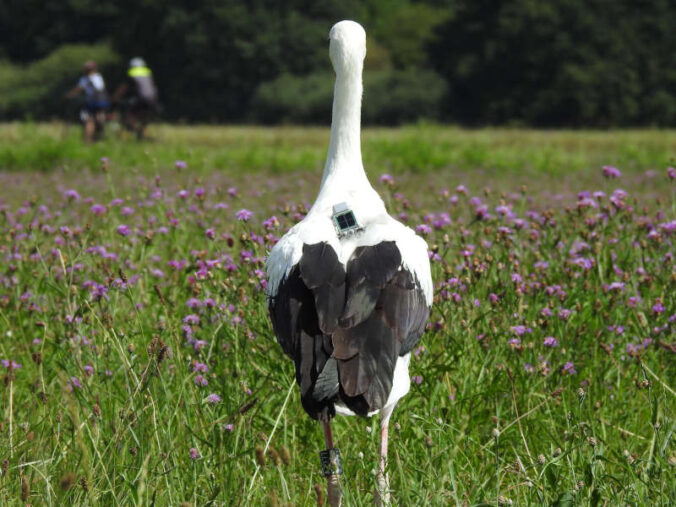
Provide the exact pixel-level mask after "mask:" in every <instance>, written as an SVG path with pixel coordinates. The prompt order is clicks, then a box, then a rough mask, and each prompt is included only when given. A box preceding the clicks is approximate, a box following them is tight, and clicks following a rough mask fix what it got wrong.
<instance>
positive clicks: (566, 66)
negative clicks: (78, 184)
mask: <svg viewBox="0 0 676 507" xmlns="http://www.w3.org/2000/svg"><path fill="white" fill-rule="evenodd" d="M344 18H351V19H355V20H357V21H359V22H361V23H362V24H363V25H364V26H365V28H366V30H367V33H368V34H369V41H368V57H367V73H366V79H367V86H366V93H367V96H368V97H369V101H372V102H371V105H367V106H366V107H367V109H366V110H365V111H364V113H365V120H366V121H367V122H369V123H384V124H396V123H402V122H410V121H413V120H417V119H435V120H443V121H451V122H455V123H461V124H469V125H483V124H494V125H496V124H526V125H533V126H553V125H558V126H601V127H604V126H625V125H659V126H670V125H674V124H676V97H675V94H674V90H676V34H675V33H676V32H675V31H674V30H673V26H675V25H676V10H675V9H673V5H672V3H671V2H670V1H669V0H655V1H651V2H644V1H641V2H633V1H630V0H621V1H610V0H593V1H588V2H585V1H581V0H575V1H571V0H553V1H551V2H533V1H532V0H508V1H502V2H473V1H471V0H449V1H443V2H442V1H435V0H426V1H411V0H387V1H375V0H369V1H366V2H356V1H353V0H348V1H344V2H339V3H338V2H329V1H318V2H314V1H307V0H286V1H281V2H272V1H266V0H255V1H251V2H246V3H243V2H238V1H235V0H218V1H210V2H207V1H200V2H186V1H185V0H168V1H165V2H157V1H154V0H142V1H131V0H121V1H119V2H115V3H105V4H101V3H99V2H93V1H89V0H68V1H64V2H57V3H50V4H49V5H43V3H42V2H38V1H37V0H27V1H17V0H10V1H9V2H3V4H2V5H0V95H1V96H2V99H0V119H8V118H23V117H26V116H30V117H37V118H45V117H53V116H63V115H64V114H65V107H64V105H63V103H62V99H61V97H62V95H63V93H62V92H63V90H64V88H65V85H66V84H73V83H74V82H75V80H76V78H77V74H78V72H79V69H80V66H81V63H82V61H83V60H85V59H87V58H96V59H98V60H100V62H101V63H103V64H105V66H104V71H105V77H106V78H107V80H108V84H109V87H113V86H114V85H115V84H116V82H117V81H118V80H119V76H120V75H121V73H122V72H123V71H124V64H125V62H126V61H127V60H128V58H130V57H132V56H135V55H142V56H144V57H145V58H146V59H147V60H148V62H149V63H150V65H151V67H152V68H153V70H154V72H155V74H156V77H157V81H158V83H159V86H160V89H161V93H162V99H163V102H164V105H165V113H166V116H167V118H168V119H173V120H187V121H219V122H242V121H263V122H297V123H318V122H322V123H324V122H325V121H326V111H328V110H330V104H327V101H328V102H330V100H329V99H328V97H329V96H330V93H331V86H330V83H331V80H332V77H331V69H330V64H329V62H328V58H327V52H326V49H327V48H326V43H325V41H326V34H327V32H328V29H329V27H330V26H331V25H332V24H333V23H335V22H336V21H338V20H340V19H344ZM72 44H78V45H79V46H76V47H77V48H79V49H76V48H75V47H73V46H72ZM82 44H87V45H90V47H89V50H86V49H85V46H82ZM385 92H387V93H385ZM367 104H369V103H368V102H367Z"/></svg>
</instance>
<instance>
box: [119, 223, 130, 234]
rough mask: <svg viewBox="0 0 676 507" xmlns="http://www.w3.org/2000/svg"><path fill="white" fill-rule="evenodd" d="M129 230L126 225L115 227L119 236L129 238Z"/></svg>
mask: <svg viewBox="0 0 676 507" xmlns="http://www.w3.org/2000/svg"><path fill="white" fill-rule="evenodd" d="M130 232H131V228H130V227H129V226H128V225H125V224H122V225H118V226H117V233H118V234H119V235H120V236H129V233H130Z"/></svg>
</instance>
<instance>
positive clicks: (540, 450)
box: [0, 124, 676, 506]
mask: <svg viewBox="0 0 676 507" xmlns="http://www.w3.org/2000/svg"><path fill="white" fill-rule="evenodd" d="M152 134H153V136H154V137H155V141H154V142H148V143H142V144H138V143H135V142H132V141H130V140H125V139H123V138H122V139H120V138H118V137H117V136H115V135H111V136H109V140H107V141H105V142H103V143H101V144H98V145H94V146H82V145H81V143H80V141H79V131H78V130H77V129H76V128H74V127H66V126H62V125H58V124H49V125H42V124H40V125H22V124H10V125H0V139H1V140H2V141H0V187H1V188H2V189H3V192H2V193H0V211H2V213H1V214H0V254H2V264H1V266H2V268H1V270H0V329H1V330H2V335H1V338H0V361H2V362H1V363H0V375H2V378H3V383H2V386H3V390H2V392H1V394H0V400H1V401H0V504H2V505H23V504H26V503H30V504H32V505H153V504H154V505H181V504H184V505H223V506H226V505H227V506H230V505H314V504H316V503H317V495H318V494H317V490H319V491H322V490H323V487H324V481H323V478H322V477H321V473H320V467H319V460H318V456H317V453H318V451H320V450H321V449H323V438H322V433H321V429H320V427H319V426H318V425H317V423H315V422H313V421H311V420H310V419H309V418H308V417H307V416H306V415H305V414H304V412H303V411H302V409H301V407H300V401H299V397H298V393H297V388H296V387H295V381H294V374H293V366H292V364H291V361H290V360H288V359H287V358H286V357H285V356H284V355H283V353H282V352H281V349H280V347H279V346H278V345H277V344H276V342H275V340H274V337H273V335H272V331H271V326H270V324H269V321H268V318H267V314H266V309H265V298H264V292H263V289H264V286H265V279H264V275H263V271H262V270H263V263H264V260H265V256H266V252H267V251H268V250H269V249H270V247H271V246H272V244H274V242H275V241H276V238H277V237H279V236H281V235H282V234H283V233H284V232H285V231H286V230H287V229H288V227H290V226H291V225H292V224H293V223H294V222H296V221H297V220H299V219H300V218H301V217H302V216H303V213H304V212H305V210H306V209H307V207H308V206H309V205H310V204H311V203H312V200H313V198H314V196H315V194H316V190H317V185H318V182H319V179H320V172H321V166H322V162H323V158H324V156H325V152H326V145H327V142H328V131H327V130H326V129H301V128H282V129H263V128H254V127H251V128H237V127H169V126H157V127H155V128H154V129H153V132H152ZM363 152H364V159H365V163H366V165H367V169H368V171H369V173H370V177H371V181H372V183H373V185H374V187H375V188H376V189H377V190H378V191H379V192H380V193H381V195H383V197H384V198H385V200H386V202H387V204H388V207H389V209H390V212H391V213H393V214H394V215H396V216H399V217H400V218H401V219H402V220H405V221H406V222H407V223H408V224H409V225H410V226H412V227H414V228H416V229H417V230H418V232H419V234H421V235H423V236H425V238H426V239H427V241H428V244H429V245H430V250H431V256H432V266H433V278H434V281H435V286H436V292H435V303H434V307H433V311H432V315H431V321H430V325H429V328H428V331H427V332H426V334H425V335H424V336H423V340H422V342H421V347H420V348H419V349H417V350H416V351H415V354H414V356H413V359H412V364H411V373H412V375H414V383H413V386H412V389H411V392H410V394H409V395H408V396H407V397H406V398H404V400H402V402H401V404H400V406H399V407H398V409H397V410H396V411H395V413H394V415H393V424H394V423H396V427H395V428H394V429H393V430H392V431H391V440H390V478H391V485H392V487H393V498H394V500H395V503H396V504H397V505H402V506H409V505H448V504H451V505H453V504H458V505H480V504H486V505H496V504H503V505H507V504H510V503H513V504H514V505H527V504H554V503H555V502H558V505H608V506H611V505H613V506H614V505H668V504H673V503H674V502H676V481H674V476H675V475H676V419H675V417H674V416H675V415H676V338H675V335H676V262H675V259H674V255H675V253H674V240H675V239H676V179H675V178H676V174H672V172H670V171H669V170H668V167H669V166H674V165H675V164H674V161H673V157H674V156H675V155H676V132H674V131H621V132H538V131H520V130H477V131H467V130H460V129H455V128H447V127H435V126H427V125H423V126H415V127H408V128H403V129H397V130H388V129H374V130H366V131H365V133H364V147H363ZM104 157H105V158H104ZM604 165H612V166H615V167H617V168H618V169H619V171H621V174H618V173H616V172H615V171H614V170H612V169H609V168H606V169H605V171H604V170H603V169H602V167H603V166H604ZM672 171H673V169H672ZM383 173H389V174H391V175H392V177H393V178H392V180H390V179H389V178H386V179H383V181H379V177H380V176H381V174H383ZM604 173H605V176H604ZM242 209H247V210H250V211H252V212H253V217H252V218H249V219H246V220H245V219H243V218H245V215H247V214H246V213H239V212H240V210H242ZM272 216H275V217H276V220H268V219H269V218H270V217H272ZM238 217H239V218H238ZM334 432H335V438H336V442H337V446H338V447H339V448H340V449H341V452H342V454H343V460H344V467H345V476H344V487H345V500H346V504H347V505H368V504H371V503H372V501H373V487H374V475H373V474H374V471H375V467H376V465H377V442H378V421H377V420H376V419H372V420H371V419H369V420H364V419H357V418H339V419H337V420H336V422H335V424H334Z"/></svg>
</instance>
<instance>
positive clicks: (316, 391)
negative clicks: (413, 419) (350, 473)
mask: <svg viewBox="0 0 676 507" xmlns="http://www.w3.org/2000/svg"><path fill="white" fill-rule="evenodd" d="M401 263H402V259H401V254H400V252H399V249H398V248H397V246H396V244H395V243H394V242H393V241H385V242H382V243H379V244H377V245H374V246H366V247H359V248H357V249H356V250H355V251H354V253H353V255H352V257H351V258H350V260H349V262H348V263H347V269H346V270H345V269H344V268H343V266H342V264H341V263H340V262H339V260H338V256H337V255H336V253H335V251H334V250H333V248H331V246H330V245H328V244H326V243H318V244H314V245H304V246H303V255H302V257H301V260H300V262H299V263H298V264H297V265H296V266H294V267H293V269H292V270H291V272H290V273H289V275H288V276H287V277H286V278H285V279H284V280H283V281H282V283H281V284H280V286H279V289H278V292H277V294H276V296H275V297H273V298H272V299H271V302H270V315H271V317H272V322H273V327H274V329H275V333H276V334H277V337H278V340H279V342H280V344H281V345H282V348H283V350H284V352H286V353H287V354H288V355H289V356H291V357H292V358H293V359H294V362H295V364H296V379H297V381H298V384H299V386H300V391H301V399H302V402H303V407H304V408H305V410H306V411H307V412H308V413H309V414H310V416H312V417H313V418H315V419H326V418H329V417H332V416H333V415H334V413H335V409H334V403H335V402H338V401H341V402H342V403H344V404H345V405H347V406H348V407H349V408H350V409H352V410H353V411H354V412H355V413H357V414H360V415H366V414H367V413H368V412H370V411H373V410H377V409H380V408H382V407H383V406H384V405H385V403H386V401H387V398H388V396H389V394H390V391H391V389H392V381H393V376H394V368H395V365H396V362H397V358H398V357H399V356H402V355H404V354H406V353H408V352H410V350H411V349H412V348H413V347H414V346H415V344H416V343H417V342H418V341H419V339H420V337H421V335H422V333H423V331H424V328H425V324H426V322H427V318H428V316H429V308H428V307H427V303H426V300H425V297H424V294H423V292H422V289H421V288H420V285H419V283H418V282H417V280H415V278H414V276H413V275H412V274H411V273H410V272H409V271H407V270H405V269H403V268H402V265H401Z"/></svg>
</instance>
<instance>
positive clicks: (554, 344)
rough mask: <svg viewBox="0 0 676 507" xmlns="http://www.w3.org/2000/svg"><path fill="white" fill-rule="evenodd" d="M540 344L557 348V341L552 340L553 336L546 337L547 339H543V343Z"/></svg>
mask: <svg viewBox="0 0 676 507" xmlns="http://www.w3.org/2000/svg"><path fill="white" fill-rule="evenodd" d="M542 344H543V345H544V346H545V347H558V346H559V342H558V340H557V339H556V338H554V337H553V336H547V337H545V339H544V341H543V342H542Z"/></svg>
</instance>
